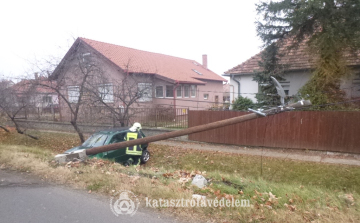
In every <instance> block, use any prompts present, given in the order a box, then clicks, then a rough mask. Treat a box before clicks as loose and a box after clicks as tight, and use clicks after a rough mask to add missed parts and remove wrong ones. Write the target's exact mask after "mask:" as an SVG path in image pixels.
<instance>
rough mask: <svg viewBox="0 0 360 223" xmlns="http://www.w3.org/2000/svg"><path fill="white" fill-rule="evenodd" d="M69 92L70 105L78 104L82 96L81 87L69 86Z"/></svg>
mask: <svg viewBox="0 0 360 223" xmlns="http://www.w3.org/2000/svg"><path fill="white" fill-rule="evenodd" d="M67 90H68V99H69V102H70V103H77V102H78V100H79V96H80V87H79V86H69V87H68V88H67Z"/></svg>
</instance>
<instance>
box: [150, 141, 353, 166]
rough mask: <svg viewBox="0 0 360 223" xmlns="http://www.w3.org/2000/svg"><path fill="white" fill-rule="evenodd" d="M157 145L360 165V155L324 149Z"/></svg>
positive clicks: (194, 143) (161, 143) (177, 143)
mask: <svg viewBox="0 0 360 223" xmlns="http://www.w3.org/2000/svg"><path fill="white" fill-rule="evenodd" d="M152 143H153V144H157V145H168V146H178V147H182V148H186V149H198V150H209V151H222V152H227V153H238V154H245V155H253V156H261V155H263V156H266V157H275V158H283V159H292V160H301V161H309V162H319V163H331V164H344V165H354V166H360V155H357V154H346V153H335V152H324V151H306V150H294V149H278V148H259V147H256V148H255V147H244V146H234V145H224V144H212V143H203V142H184V141H177V140H163V141H158V142H152Z"/></svg>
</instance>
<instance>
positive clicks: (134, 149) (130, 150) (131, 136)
mask: <svg viewBox="0 0 360 223" xmlns="http://www.w3.org/2000/svg"><path fill="white" fill-rule="evenodd" d="M137 138H138V133H137V132H128V133H127V134H126V141H130V140H135V139H137ZM126 154H128V155H135V156H141V154H142V149H141V147H140V146H137V145H134V146H129V147H126Z"/></svg>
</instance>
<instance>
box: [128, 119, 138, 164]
mask: <svg viewBox="0 0 360 223" xmlns="http://www.w3.org/2000/svg"><path fill="white" fill-rule="evenodd" d="M140 129H141V124H140V123H138V122H135V123H134V124H133V126H131V127H130V128H129V130H130V132H128V133H127V134H126V141H130V140H135V139H138V138H142V135H141V133H140ZM126 155H128V156H131V157H130V158H129V159H128V160H127V161H126V163H125V166H130V165H136V166H137V165H139V164H140V162H141V159H140V158H141V155H142V148H141V145H135V146H129V147H126Z"/></svg>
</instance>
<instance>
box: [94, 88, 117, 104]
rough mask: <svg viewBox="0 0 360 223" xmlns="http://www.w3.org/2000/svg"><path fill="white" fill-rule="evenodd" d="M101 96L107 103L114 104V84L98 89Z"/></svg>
mask: <svg viewBox="0 0 360 223" xmlns="http://www.w3.org/2000/svg"><path fill="white" fill-rule="evenodd" d="M98 91H99V96H100V98H101V100H102V101H103V102H105V103H113V102H114V91H113V86H112V84H104V85H101V86H99V87H98Z"/></svg>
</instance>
